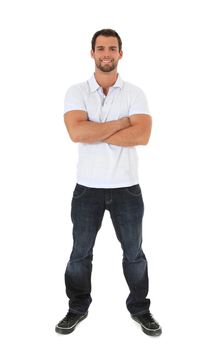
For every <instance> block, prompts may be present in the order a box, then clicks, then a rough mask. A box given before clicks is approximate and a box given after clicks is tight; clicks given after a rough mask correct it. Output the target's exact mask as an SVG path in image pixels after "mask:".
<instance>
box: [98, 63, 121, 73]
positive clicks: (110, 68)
mask: <svg viewBox="0 0 220 350" xmlns="http://www.w3.org/2000/svg"><path fill="white" fill-rule="evenodd" d="M117 65H118V62H117V63H114V62H113V63H112V64H102V62H100V61H96V67H97V68H98V69H100V70H101V71H102V72H112V71H113V70H114V69H115V68H116V67H117Z"/></svg>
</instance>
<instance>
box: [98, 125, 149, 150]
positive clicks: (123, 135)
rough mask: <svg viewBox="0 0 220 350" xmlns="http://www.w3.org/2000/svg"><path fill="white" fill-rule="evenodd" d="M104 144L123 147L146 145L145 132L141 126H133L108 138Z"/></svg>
mask: <svg viewBox="0 0 220 350" xmlns="http://www.w3.org/2000/svg"><path fill="white" fill-rule="evenodd" d="M104 142H106V143H108V144H111V145H117V146H122V147H129V146H137V145H144V144H146V143H145V140H144V137H143V132H142V130H141V128H140V126H139V125H132V126H130V127H129V128H126V129H124V130H120V131H118V132H116V133H115V134H114V135H111V136H110V137H108V138H106V139H105V140H104Z"/></svg>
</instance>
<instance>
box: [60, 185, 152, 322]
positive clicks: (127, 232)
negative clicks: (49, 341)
mask: <svg viewBox="0 0 220 350" xmlns="http://www.w3.org/2000/svg"><path fill="white" fill-rule="evenodd" d="M105 210H109V212H110V216H111V220H112V223H113V226H114V229H115V232H116V235H117V238H118V240H119V241H120V243H121V247H122V250H123V261H122V264H123V272H124V276H125V279H126V281H127V284H128V287H129V290H130V293H129V296H128V298H127V300H126V305H127V308H128V311H129V312H130V313H131V314H132V315H137V314H143V313H145V312H147V311H148V310H149V307H150V299H147V298H146V296H147V294H148V269H147V260H146V257H145V255H144V253H143V250H142V247H141V245H142V219H143V215H144V202H143V198H142V193H141V188H140V185H134V186H129V187H120V188H113V189H112V188H109V189H106V188H92V187H86V186H83V185H79V184H76V186H75V189H74V192H73V198H72V203H71V218H72V222H73V242H74V244H73V249H72V252H71V255H70V260H69V262H68V264H67V267H66V271H65V284H66V293H67V296H68V298H69V310H70V311H72V312H75V313H79V314H82V313H85V312H87V310H88V308H89V305H90V303H91V301H92V298H91V273H92V259H93V247H94V244H95V239H96V235H97V232H98V231H99V229H100V227H101V224H102V219H103V216H104V212H105Z"/></svg>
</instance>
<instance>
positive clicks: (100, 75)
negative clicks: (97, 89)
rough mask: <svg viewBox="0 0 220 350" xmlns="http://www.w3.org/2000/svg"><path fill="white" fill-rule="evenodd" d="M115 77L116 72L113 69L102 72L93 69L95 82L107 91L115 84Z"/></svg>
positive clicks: (116, 76) (116, 75)
mask: <svg viewBox="0 0 220 350" xmlns="http://www.w3.org/2000/svg"><path fill="white" fill-rule="evenodd" d="M117 78H118V73H117V71H116V70H113V71H112V72H102V71H100V70H96V71H95V79H96V81H97V83H98V84H99V85H100V86H101V87H102V88H103V90H106V91H108V89H109V88H110V86H112V85H114V84H115V82H116V80H117Z"/></svg>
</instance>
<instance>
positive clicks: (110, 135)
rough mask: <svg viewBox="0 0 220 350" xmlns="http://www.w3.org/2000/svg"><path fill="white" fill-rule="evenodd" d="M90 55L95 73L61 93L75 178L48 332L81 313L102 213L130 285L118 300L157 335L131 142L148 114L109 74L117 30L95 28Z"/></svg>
mask: <svg viewBox="0 0 220 350" xmlns="http://www.w3.org/2000/svg"><path fill="white" fill-rule="evenodd" d="M91 56H92V58H93V59H94V61H95V73H94V74H93V75H92V77H91V78H90V79H89V80H88V81H86V82H83V83H80V84H77V85H73V86H71V87H70V88H69V89H68V91H67V93H66V96H65V111H64V112H65V114H64V120H65V125H66V127H67V130H68V133H69V136H70V138H71V140H72V141H73V142H78V143H79V158H78V169H77V181H76V186H75V189H74V192H73V198H72V204H71V218H72V222H73V240H74V245H73V249H72V252H71V255H70V259H69V262H68V264H67V267H66V271H65V284H66V293H67V296H68V298H69V311H68V313H67V315H66V316H65V317H64V318H63V319H62V320H61V321H60V322H59V323H58V324H57V326H56V332H58V333H61V334H68V333H71V332H72V331H73V330H74V329H75V327H76V325H77V324H78V323H79V322H80V321H82V320H83V319H84V318H85V317H86V316H87V314H88V309H89V305H90V303H91V301H92V298H91V272H92V258H93V247H94V243H95V239H96V235H97V232H98V231H99V229H100V227H101V224H102V219H103V216H104V212H105V210H109V212H110V216H111V220H112V223H113V225H114V229H115V232H116V235H117V238H118V240H119V241H120V243H121V247H122V249H123V272H124V276H125V279H126V281H127V284H128V287H129V289H130V293H129V296H128V298H127V300H126V305H127V308H128V311H129V312H130V314H131V317H132V318H133V319H134V320H135V321H137V322H138V323H140V324H141V326H142V330H143V331H144V332H145V333H146V334H148V335H152V336H157V335H160V334H161V332H162V330H161V327H160V325H159V324H158V323H157V322H156V321H155V320H154V318H153V316H152V315H151V313H150V311H149V308H150V299H147V298H146V297H147V294H148V270H147V260H146V257H145V255H144V253H143V250H142V247H141V245H142V219H143V215H144V202H143V198H142V193H141V188H140V185H139V181H138V174H137V165H138V164H137V162H138V159H137V154H136V149H135V146H137V145H147V143H148V140H149V137H150V133H151V123H152V121H151V116H150V115H149V110H148V105H147V101H146V97H145V95H144V93H143V91H142V90H141V89H140V88H138V87H136V86H134V85H132V84H130V83H128V82H125V81H123V80H122V79H121V77H120V76H119V74H118V73H117V66H118V62H119V60H120V59H121V58H122V56H123V52H122V42H121V38H120V37H119V35H118V33H117V32H115V31H114V30H111V29H103V30H100V31H98V32H96V33H95V34H94V36H93V38H92V49H91Z"/></svg>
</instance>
